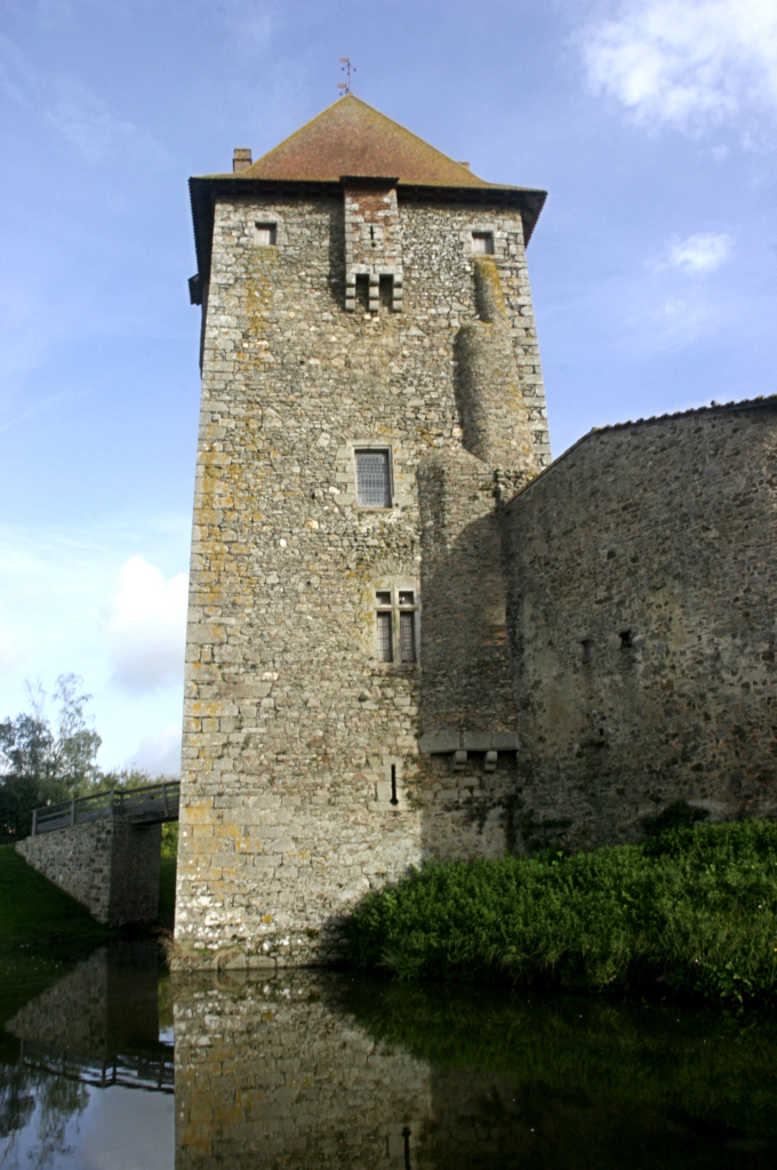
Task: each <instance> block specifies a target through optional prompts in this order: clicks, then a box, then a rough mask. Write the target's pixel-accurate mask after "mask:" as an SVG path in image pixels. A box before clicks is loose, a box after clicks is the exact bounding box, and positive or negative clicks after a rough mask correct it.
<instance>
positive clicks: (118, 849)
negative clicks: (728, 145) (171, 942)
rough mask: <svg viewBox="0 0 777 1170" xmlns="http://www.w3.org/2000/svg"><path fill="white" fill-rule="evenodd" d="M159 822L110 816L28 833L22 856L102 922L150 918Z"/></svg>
mask: <svg viewBox="0 0 777 1170" xmlns="http://www.w3.org/2000/svg"><path fill="white" fill-rule="evenodd" d="M161 834H162V826H161V825H160V824H133V823H132V822H131V821H130V820H128V818H127V817H126V816H121V815H115V814H114V815H111V816H107V817H104V818H102V819H100V820H95V821H86V822H82V823H81V824H75V825H70V826H68V827H66V828H61V829H57V831H56V832H51V833H41V834H39V835H38V836H35V837H27V838H25V839H24V840H23V841H19V842H17V844H16V850H17V852H18V853H20V854H21V856H22V857H23V858H24V860H25V861H26V862H27V863H28V865H31V866H32V867H33V869H36V870H37V871H38V873H41V874H43V876H44V877H46V878H48V880H49V881H51V882H54V884H55V885H57V886H59V888H60V889H61V890H64V891H65V893H67V894H70V895H71V897H73V898H75V899H76V900H77V901H78V902H81V903H82V905H84V906H86V908H87V909H88V910H89V912H90V914H91V915H92V917H93V918H95V919H96V920H97V921H98V922H100V923H102V924H103V925H105V926H123V925H124V924H125V923H128V922H153V921H154V919H155V918H156V917H157V910H158V905H159V857H160V848H161Z"/></svg>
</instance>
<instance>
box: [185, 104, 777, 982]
mask: <svg viewBox="0 0 777 1170" xmlns="http://www.w3.org/2000/svg"><path fill="white" fill-rule="evenodd" d="M190 187H191V197H192V209H193V215H194V230H195V242H196V250H197V260H198V273H197V275H196V276H195V277H193V278H192V280H191V281H190V293H191V298H192V301H193V302H194V303H196V304H199V305H201V306H202V345H201V366H202V407H201V416H200V433H199V445H198V458H197V478H196V488H195V503H194V527H193V540H192V561H191V577H190V597H189V624H188V639H187V667H186V695H185V712H184V716H185V718H184V744H183V775H182V788H181V811H180V819H181V837H180V848H179V862H178V892H177V903H176V939H177V942H178V944H179V947H180V953H181V954H182V955H183V954H185V953H186V952H189V953H190V958H192V960H193V961H195V962H201V963H203V964H204V963H209V962H219V963H225V964H229V963H233V964H249V965H262V964H275V963H287V964H292V963H303V962H316V961H319V962H320V961H325V960H327V959H329V958H332V957H334V956H335V955H336V954H337V951H338V945H339V928H340V921H341V918H342V915H343V913H344V912H345V911H346V910H347V909H348V908H349V907H350V906H351V905H353V903H354V902H355V901H356V900H357V899H358V898H359V896H360V895H362V894H363V893H365V892H366V891H367V890H368V889H370V888H373V887H375V886H378V885H381V884H383V883H385V882H387V881H391V880H393V879H395V878H397V877H399V876H401V875H402V874H403V873H405V872H406V871H407V869H408V867H409V866H411V865H417V864H419V863H421V862H423V861H424V860H427V859H430V858H464V857H475V856H499V855H502V854H503V853H505V852H508V851H516V852H523V851H525V850H526V849H531V848H533V847H534V846H535V845H537V844H546V843H549V842H551V841H565V842H568V843H572V844H583V845H585V844H593V843H597V842H599V841H602V840H607V839H628V838H633V837H635V836H637V835H638V834H639V833H640V832H641V831H642V826H643V825H644V823H645V821H646V819H647V818H649V816H650V815H655V814H656V813H658V812H660V811H661V809H662V808H663V807H665V806H666V804H669V803H672V801H674V800H678V799H684V800H689V801H691V802H696V803H700V804H701V805H703V806H704V807H705V808H706V809H707V810H709V811H712V812H713V813H714V814H716V815H744V814H750V813H752V812H761V813H763V812H766V813H769V812H773V811H777V806H776V804H775V800H774V796H773V790H774V780H773V759H774V730H773V708H772V706H771V705H770V704H771V701H772V700H771V682H772V678H773V672H774V670H775V647H774V637H775V629H774V617H773V614H774V604H773V603H774V602H775V600H777V589H775V585H777V581H775V572H774V565H775V560H774V554H773V542H774V516H775V511H774V503H775V501H774V492H775V486H774V474H773V467H774V455H775V444H776V443H777V427H776V426H775V422H776V413H777V403H775V401H774V400H765V401H764V402H762V403H751V404H747V403H745V404H740V405H739V406H737V407H729V408H716V409H712V410H710V411H700V412H691V413H688V414H684V415H681V416H676V417H674V418H670V419H666V420H654V421H651V422H647V423H639V424H633V425H627V426H624V427H621V428H609V429H607V430H604V431H601V432H595V433H593V434H592V435H591V436H589V437H588V438H586V439H584V440H582V441H581V442H580V443H579V444H577V446H576V447H575V448H573V449H572V450H571V451H570V452H568V453H567V454H566V455H565V456H563V457H562V458H561V459H560V460H559V461H558V462H557V463H555V464H553V465H551V464H550V449H549V440H548V431H547V422H546V412H545V397H544V390H543V385H542V377H541V370H540V360H539V351H538V346H537V337H536V330H535V324H534V314H533V309H532V301H531V293H530V289H529V280H528V275H527V269H526V256H525V246H526V244H527V243H528V240H529V238H530V236H531V233H532V231H533V229H534V226H535V224H536V221H537V218H538V215H539V212H540V210H541V208H542V204H543V201H544V192H542V191H538V190H535V189H532V188H522V187H514V186H507V185H503V184H497V183H490V182H486V181H485V180H483V179H480V178H478V177H477V176H476V175H474V174H473V173H472V172H471V170H470V169H469V167H468V165H467V164H466V163H461V162H456V161H454V160H452V159H450V158H448V157H447V156H445V155H443V154H441V153H440V152H439V151H437V150H435V149H434V148H432V147H431V146H429V145H428V144H426V143H424V142H422V141H421V140H420V139H418V138H417V137H416V136H415V135H413V134H411V133H410V132H409V131H407V130H405V129H404V128H403V127H401V126H398V125H397V124H396V123H394V122H392V121H390V120H389V119H388V118H386V117H384V116H383V115H382V114H380V113H378V112H377V111H376V110H374V109H372V108H371V107H369V106H367V105H366V104H365V103H364V102H362V101H360V100H359V99H357V98H355V97H354V96H353V95H350V94H348V95H346V96H345V97H343V98H341V99H340V100H339V101H338V102H337V103H335V105H333V106H331V107H330V108H329V109H327V110H325V111H324V112H323V113H322V114H320V115H319V116H318V117H317V118H315V119H314V120H313V121H312V122H310V123H308V124H307V125H306V126H304V127H303V128H302V129H301V130H298V131H297V132H296V133H295V134H293V135H292V136H291V137H290V138H288V139H286V140H285V141H284V142H282V143H281V144H280V145H279V146H277V147H276V148H275V149H274V150H271V151H270V152H269V153H268V154H266V155H264V156H263V157H262V158H260V159H258V160H257V161H256V162H254V161H253V160H252V157H251V152H250V151H248V150H244V149H239V150H236V151H235V154H234V161H233V171H232V172H231V173H229V174H215V175H205V176H202V177H200V178H195V179H192V180H191V181H190ZM508 615H509V616H508ZM732 768H733V769H734V770H733V771H732Z"/></svg>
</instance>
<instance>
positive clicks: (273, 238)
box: [256, 223, 278, 246]
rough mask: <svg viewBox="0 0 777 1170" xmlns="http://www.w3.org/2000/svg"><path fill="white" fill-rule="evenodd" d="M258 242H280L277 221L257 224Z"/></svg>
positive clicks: (269, 243) (273, 243) (271, 243)
mask: <svg viewBox="0 0 777 1170" xmlns="http://www.w3.org/2000/svg"><path fill="white" fill-rule="evenodd" d="M256 242H257V244H265V245H269V246H273V245H275V244H276V243H277V242H278V225H277V224H275V223H257V224H256Z"/></svg>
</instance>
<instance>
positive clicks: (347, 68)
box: [337, 57, 356, 94]
mask: <svg viewBox="0 0 777 1170" xmlns="http://www.w3.org/2000/svg"><path fill="white" fill-rule="evenodd" d="M340 62H341V64H340V72H341V73H344V74H345V81H338V83H337V88H338V89H340V90H342V92H343V93H344V94H346V93H350V92H351V74H352V73H355V72H356V66H355V65H352V64H351V58H350V57H341V58H340Z"/></svg>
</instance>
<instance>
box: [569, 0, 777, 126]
mask: <svg viewBox="0 0 777 1170" xmlns="http://www.w3.org/2000/svg"><path fill="white" fill-rule="evenodd" d="M580 40H581V48H582V53H583V60H584V64H585V68H586V72H587V76H588V81H589V83H590V85H591V87H592V88H593V89H594V91H595V92H599V93H605V94H607V95H609V96H611V97H614V98H615V99H616V100H617V101H619V102H620V103H621V104H622V105H624V106H625V107H626V108H627V110H629V111H630V112H631V113H632V114H633V115H634V116H635V117H636V118H637V119H638V120H639V121H641V122H642V123H646V124H652V125H656V124H658V125H660V124H666V125H671V126H674V127H676V128H678V129H680V130H684V131H689V132H698V131H700V130H703V129H706V128H708V127H710V126H713V125H720V124H727V123H730V122H732V121H733V120H736V119H737V118H739V117H741V116H743V115H745V116H747V117H748V118H749V119H750V120H751V121H752V119H753V117H755V115H756V114H757V113H766V114H767V115H769V116H770V117H773V115H774V113H775V112H776V111H777V5H776V4H775V3H774V0H747V2H746V3H742V2H741V0H682V2H681V3H679V4H678V3H676V0H625V2H624V0H620V3H619V4H618V7H617V11H616V15H615V16H614V17H613V18H612V19H609V20H600V21H598V22H596V23H592V24H589V25H588V26H587V27H586V28H585V29H584V30H583V31H582V34H581V38H580ZM746 133H747V136H748V139H749V143H744V132H743V144H744V145H749V148H750V149H752V148H753V143H754V142H755V141H756V138H757V136H756V138H754V136H753V126H752V125H750V126H749V127H748V130H747V132H746Z"/></svg>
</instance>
